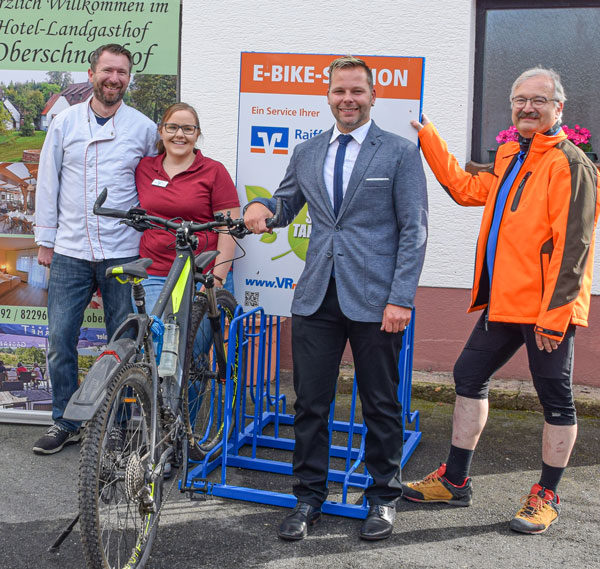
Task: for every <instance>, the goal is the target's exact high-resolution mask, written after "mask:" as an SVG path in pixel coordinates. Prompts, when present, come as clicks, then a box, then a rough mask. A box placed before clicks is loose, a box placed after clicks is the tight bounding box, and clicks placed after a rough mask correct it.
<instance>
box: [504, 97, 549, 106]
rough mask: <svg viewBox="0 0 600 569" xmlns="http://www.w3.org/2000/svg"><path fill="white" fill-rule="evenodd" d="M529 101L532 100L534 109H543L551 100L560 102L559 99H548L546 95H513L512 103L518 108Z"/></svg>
mask: <svg viewBox="0 0 600 569" xmlns="http://www.w3.org/2000/svg"><path fill="white" fill-rule="evenodd" d="M527 101H531V106H532V107H533V108H534V109H541V108H542V107H543V106H544V105H547V104H548V103H549V102H550V101H555V102H558V99H546V97H513V98H512V99H511V103H512V104H513V107H515V108H516V109H522V108H523V107H524V106H525V105H526V104H527Z"/></svg>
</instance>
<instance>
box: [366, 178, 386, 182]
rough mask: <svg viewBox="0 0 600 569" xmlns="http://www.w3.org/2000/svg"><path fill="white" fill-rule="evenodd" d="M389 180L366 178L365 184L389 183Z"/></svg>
mask: <svg viewBox="0 0 600 569" xmlns="http://www.w3.org/2000/svg"><path fill="white" fill-rule="evenodd" d="M389 181H390V179H389V178H365V182H389Z"/></svg>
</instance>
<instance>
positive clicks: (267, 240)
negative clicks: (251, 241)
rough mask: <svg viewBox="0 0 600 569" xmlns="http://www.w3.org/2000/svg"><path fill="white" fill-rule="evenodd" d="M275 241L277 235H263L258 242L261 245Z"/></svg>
mask: <svg viewBox="0 0 600 569" xmlns="http://www.w3.org/2000/svg"><path fill="white" fill-rule="evenodd" d="M275 239H277V233H275V232H273V233H263V234H262V236H261V238H260V241H261V243H273V241H275Z"/></svg>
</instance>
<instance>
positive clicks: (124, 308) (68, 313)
mask: <svg viewBox="0 0 600 569" xmlns="http://www.w3.org/2000/svg"><path fill="white" fill-rule="evenodd" d="M135 259H137V257H124V258H118V259H106V260H104V261H99V262H92V261H85V260H83V259H75V258H73V257H67V256H65V255H60V254H59V253H54V256H53V257H52V264H51V265H50V281H49V286H48V331H49V336H48V344H49V345H48V371H49V372H50V380H51V382H52V419H53V420H54V422H55V423H56V424H59V425H61V426H62V427H64V428H65V429H67V430H69V431H75V430H77V429H78V428H79V425H80V424H79V423H77V422H73V421H67V420H65V419H63V413H64V411H65V408H66V406H67V403H68V402H69V399H70V398H71V395H73V393H75V391H76V390H77V387H78V381H77V380H78V369H79V366H78V360H77V342H78V340H79V331H80V328H81V324H82V323H83V313H84V311H85V309H86V307H87V306H88V304H89V303H90V301H91V300H92V295H93V294H94V292H95V291H96V290H97V289H98V288H99V289H100V293H101V294H102V302H103V304H104V320H105V323H106V332H107V335H108V338H109V339H110V337H111V336H112V335H113V333H114V332H115V330H116V329H117V327H118V326H119V325H120V324H121V323H122V322H123V321H124V320H125V318H126V317H127V315H128V314H129V313H130V312H131V300H130V299H131V286H130V285H128V284H120V283H119V282H117V280H116V279H114V278H110V279H107V278H106V277H105V276H104V273H105V272H106V269H107V268H108V267H110V266H112V265H121V264H124V263H130V262H131V261H134V260H135Z"/></svg>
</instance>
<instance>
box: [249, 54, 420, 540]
mask: <svg viewBox="0 0 600 569" xmlns="http://www.w3.org/2000/svg"><path fill="white" fill-rule="evenodd" d="M327 101H328V103H329V106H330V107H331V112H332V113H333V116H334V117H335V119H336V124H335V126H334V127H333V128H332V129H330V130H329V131H327V132H325V133H323V134H320V135H318V136H315V137H314V138H311V139H310V140H307V141H306V142H304V143H302V144H300V145H298V146H297V147H296V148H295V149H294V153H293V155H292V158H291V161H290V164H289V166H288V169H287V172H286V175H285V178H284V179H283V181H282V182H281V184H280V186H279V188H278V190H277V191H276V192H275V194H274V198H273V199H272V200H265V199H258V200H254V201H253V202H251V203H250V204H249V205H248V206H246V211H245V215H244V221H245V222H246V225H247V227H248V228H250V230H251V231H253V232H254V233H264V232H265V231H268V230H267V228H266V224H265V219H266V218H268V217H271V216H272V215H273V213H272V212H273V211H274V209H275V199H276V198H281V199H282V218H281V220H280V226H282V227H283V226H285V225H287V224H289V223H290V222H291V221H292V220H293V219H294V217H295V216H296V215H297V213H298V212H299V211H300V209H301V208H302V207H303V205H304V204H305V203H308V211H309V214H310V217H311V220H312V232H311V237H310V244H309V247H308V251H307V254H306V265H305V268H304V271H303V273H302V275H301V277H300V279H299V281H298V285H297V287H296V290H295V293H294V300H293V302H292V315H293V317H292V352H293V360H294V389H295V391H296V396H297V399H296V403H295V406H294V408H295V411H296V414H295V419H294V432H295V437H296V444H295V449H294V475H295V476H296V477H297V479H298V482H297V484H295V485H294V494H295V495H296V497H297V498H298V503H297V505H296V507H295V508H294V510H293V511H292V513H291V514H290V515H288V516H286V518H285V519H284V520H283V522H282V523H281V525H280V527H279V532H278V535H279V537H281V538H282V539H287V540H298V539H302V538H304V537H306V535H307V533H308V527H309V526H312V525H314V524H315V523H317V522H318V521H319V519H320V515H321V505H322V503H323V502H324V501H325V499H326V498H327V470H328V453H329V435H328V415H329V407H330V404H331V402H332V401H333V398H334V397H335V388H336V381H337V378H338V375H339V365H340V361H341V358H342V354H343V351H344V348H345V346H346V342H347V341H348V340H349V341H350V346H351V348H352V354H353V357H354V365H355V369H356V377H357V382H358V389H359V394H360V398H361V403H362V411H363V417H364V420H365V423H366V425H367V429H368V431H367V435H366V451H365V463H366V465H367V468H368V470H369V473H370V474H371V476H372V477H373V483H372V484H371V485H370V486H369V487H368V488H367V489H366V491H365V494H366V497H367V499H368V501H369V506H370V508H369V513H368V516H367V519H366V520H365V522H364V523H363V525H362V527H361V530H360V537H361V538H363V539H367V540H377V539H385V538H387V537H389V536H390V535H391V533H392V528H393V523H394V517H395V503H396V499H397V498H398V497H399V496H400V495H401V493H402V486H401V480H400V477H401V475H400V459H401V456H402V443H403V439H402V421H401V406H400V403H399V401H398V396H397V391H398V384H399V374H398V366H397V364H398V356H399V353H400V349H401V343H402V334H403V331H404V328H405V327H406V325H407V324H408V323H409V322H410V317H411V310H412V307H413V300H414V296H415V292H416V289H417V284H418V281H419V275H420V273H421V268H422V265H423V259H424V255H425V245H426V240H427V194H426V184H425V176H424V173H423V167H422V163H421V158H420V156H419V151H418V149H417V147H416V146H415V145H414V144H413V143H411V142H409V141H408V140H406V139H404V138H402V137H400V136H396V135H394V134H391V133H389V132H386V131H383V130H381V129H380V128H378V127H377V126H376V125H375V123H374V122H373V121H372V120H371V118H370V114H371V107H372V106H373V105H374V104H375V90H374V89H373V79H372V74H371V70H370V69H369V67H368V66H367V65H366V63H365V62H364V61H362V60H360V59H356V58H354V57H351V56H347V57H342V58H339V59H337V60H335V61H334V62H333V63H332V64H331V66H330V69H329V90H328V93H327Z"/></svg>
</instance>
